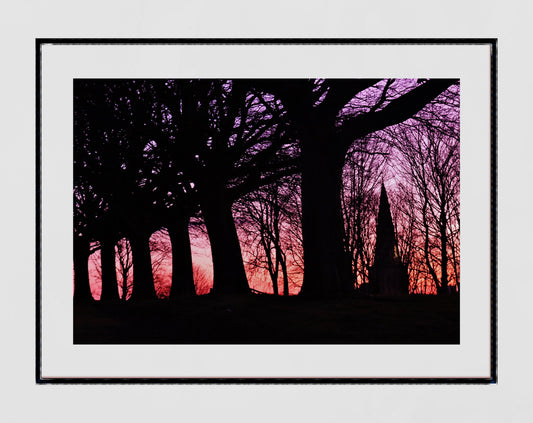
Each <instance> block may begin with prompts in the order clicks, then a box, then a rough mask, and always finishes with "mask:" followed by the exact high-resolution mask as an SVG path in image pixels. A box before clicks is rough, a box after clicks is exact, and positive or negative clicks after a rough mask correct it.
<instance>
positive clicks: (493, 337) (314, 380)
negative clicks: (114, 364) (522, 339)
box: [35, 38, 498, 384]
mask: <svg viewBox="0 0 533 423" xmlns="http://www.w3.org/2000/svg"><path fill="white" fill-rule="evenodd" d="M86 44H93V45H106V44H111V45H120V44H134V45H140V44H142V45H162V44H190V45H202V44H211V45H232V44H233V45H234V44H246V45H260V44H263V45H264V44H268V45H285V44H291V45H317V44H319V45H350V44H360V45H486V46H489V47H490V84H491V87H490V103H491V104H490V111H491V112H490V203H491V210H490V223H491V225H490V244H491V245H490V315H491V319H490V321H491V323H490V325H491V327H490V363H491V365H490V376H489V377H483V378H475V377H473V378H454V377H450V378H424V377H417V378H387V377H384V378H357V377H355V378H354V377H347V378H338V377H287V378H277V377H273V378H269V377H252V378H242V377H224V378H220V377H197V378H195V377H183V378H181V377H178V378H138V377H131V378H124V377H119V378H106V377H98V378H96V377H95V378H85V377H81V378H76V377H57V378H55V377H54V378H51V377H44V376H43V375H42V369H41V364H42V348H41V342H42V301H41V299H42V284H41V268H42V251H41V235H42V233H41V231H42V220H41V219H42V210H41V205H42V201H43V198H42V175H41V171H42V162H41V156H42V142H41V137H42V103H41V89H42V74H41V71H42V68H41V63H42V48H43V46H45V45H86ZM35 64H36V68H35V77H36V79H35V84H36V93H35V95H36V97H35V101H36V112H35V113H36V114H35V119H36V133H35V137H36V138H35V151H36V163H35V166H36V180H35V184H36V193H35V200H36V210H35V212H36V222H35V223H36V235H35V236H36V238H35V241H36V257H35V259H36V282H35V283H36V296H35V301H36V315H35V338H36V343H35V380H36V383H38V384H73V383H76V384H495V383H497V380H498V377H497V326H498V325H497V322H498V319H497V39H493V38H472V39H470V38H406V39H395V38H380V39H376V38H359V39H345V38H327V39H321V38H309V39H275V38H265V39H246V38H234V39H232V38H229V39H213V38H196V39H195V38H188V39H166V38H147V39H146V38H131V39H129V38H81V39H78V38H64V39H63V38H38V39H36V41H35Z"/></svg>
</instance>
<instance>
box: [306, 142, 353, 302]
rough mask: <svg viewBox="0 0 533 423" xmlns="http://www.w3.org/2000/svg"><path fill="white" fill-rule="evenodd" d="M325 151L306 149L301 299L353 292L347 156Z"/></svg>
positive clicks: (309, 145) (313, 145)
mask: <svg viewBox="0 0 533 423" xmlns="http://www.w3.org/2000/svg"><path fill="white" fill-rule="evenodd" d="M320 147H322V148H320ZM324 147H325V145H324V144H323V143H319V142H311V143H303V145H302V235H303V250H304V263H305V268H304V281H303V284H302V290H301V295H304V296H311V297H335V296H340V295H343V294H346V293H349V292H352V291H353V284H351V283H350V274H351V269H350V264H349V262H348V261H347V260H346V253H345V251H344V247H343V244H342V242H343V235H344V224H343V218H342V210H341V198H340V192H341V187H342V167H343V163H344V154H343V153H342V152H340V151H333V149H332V148H329V149H326V148H324ZM328 150H329V151H328Z"/></svg>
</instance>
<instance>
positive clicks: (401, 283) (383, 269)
mask: <svg viewBox="0 0 533 423" xmlns="http://www.w3.org/2000/svg"><path fill="white" fill-rule="evenodd" d="M369 289H370V293H371V294H382V295H406V294H408V293H409V277H408V275H407V266H406V265H405V264H404V263H402V260H401V258H400V255H399V254H398V243H397V241H396V234H395V231H394V224H393V223H392V215H391V211H390V204H389V199H388V197H387V191H386V190H385V185H384V184H383V183H382V184H381V196H380V200H379V212H378V220H377V225H376V247H375V250H374V264H373V266H372V267H371V268H370V274H369Z"/></svg>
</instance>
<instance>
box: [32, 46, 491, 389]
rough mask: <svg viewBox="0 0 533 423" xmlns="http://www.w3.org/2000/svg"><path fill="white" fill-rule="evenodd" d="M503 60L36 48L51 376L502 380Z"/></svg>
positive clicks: (482, 51)
mask: <svg viewBox="0 0 533 423" xmlns="http://www.w3.org/2000/svg"><path fill="white" fill-rule="evenodd" d="M496 48H497V42H496V40H494V39H288V40H283V39H255V40H246V39H37V40H36V87H37V91H36V98H37V111H36V118H37V133H36V152H37V157H38V161H37V174H38V185H37V193H36V195H37V210H36V212H37V239H38V244H37V248H38V261H37V281H36V284H37V285H36V288H37V289H36V292H37V297H36V301H37V315H36V334H37V336H36V342H37V345H36V351H37V355H36V380H37V383H77V382H79V383H124V382H127V383H392V382H394V383H477V384H487V383H496V382H497V357H496V345H497V338H496V336H497V333H496V328H497V315H496V288H497V285H496V273H495V269H496V224H495V222H496V210H497V208H496V188H495V179H496V160H495V159H496V101H495V99H496V69H497V67H496V65H497V55H496V54H497V50H496ZM463 282H464V283H463Z"/></svg>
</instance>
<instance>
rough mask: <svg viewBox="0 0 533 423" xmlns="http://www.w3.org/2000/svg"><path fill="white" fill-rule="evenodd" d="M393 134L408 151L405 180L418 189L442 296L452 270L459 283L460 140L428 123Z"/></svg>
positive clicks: (428, 261) (427, 252) (420, 217)
mask: <svg viewBox="0 0 533 423" xmlns="http://www.w3.org/2000/svg"><path fill="white" fill-rule="evenodd" d="M391 134H393V136H394V139H395V142H396V146H397V148H398V149H399V150H400V151H401V153H402V163H404V164H403V165H402V166H401V169H402V170H403V176H404V178H405V181H406V183H408V184H410V185H411V186H412V188H413V190H414V194H415V196H414V199H415V201H416V204H417V209H418V210H417V213H416V214H415V216H416V222H417V224H418V227H419V230H420V233H421V235H422V242H423V247H422V251H423V257H424V262H425V267H426V269H427V271H428V272H429V274H430V275H431V278H432V280H433V283H434V285H435V287H436V290H437V293H438V294H444V293H447V292H448V285H449V282H450V280H451V277H450V276H452V275H450V273H449V271H450V269H452V272H453V277H454V278H455V279H456V278H457V276H458V274H459V273H458V272H457V271H456V266H458V260H457V259H458V251H459V249H458V247H459V221H458V216H459V213H458V204H459V201H458V198H459V138H458V137H457V136H447V135H446V134H444V133H443V132H441V131H439V130H437V129H435V128H432V127H427V126H424V125H419V126H416V127H410V128H406V127H398V128H395V129H394V131H392V132H391ZM450 259H451V260H450ZM450 261H451V263H450ZM456 280H457V279H456Z"/></svg>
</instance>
